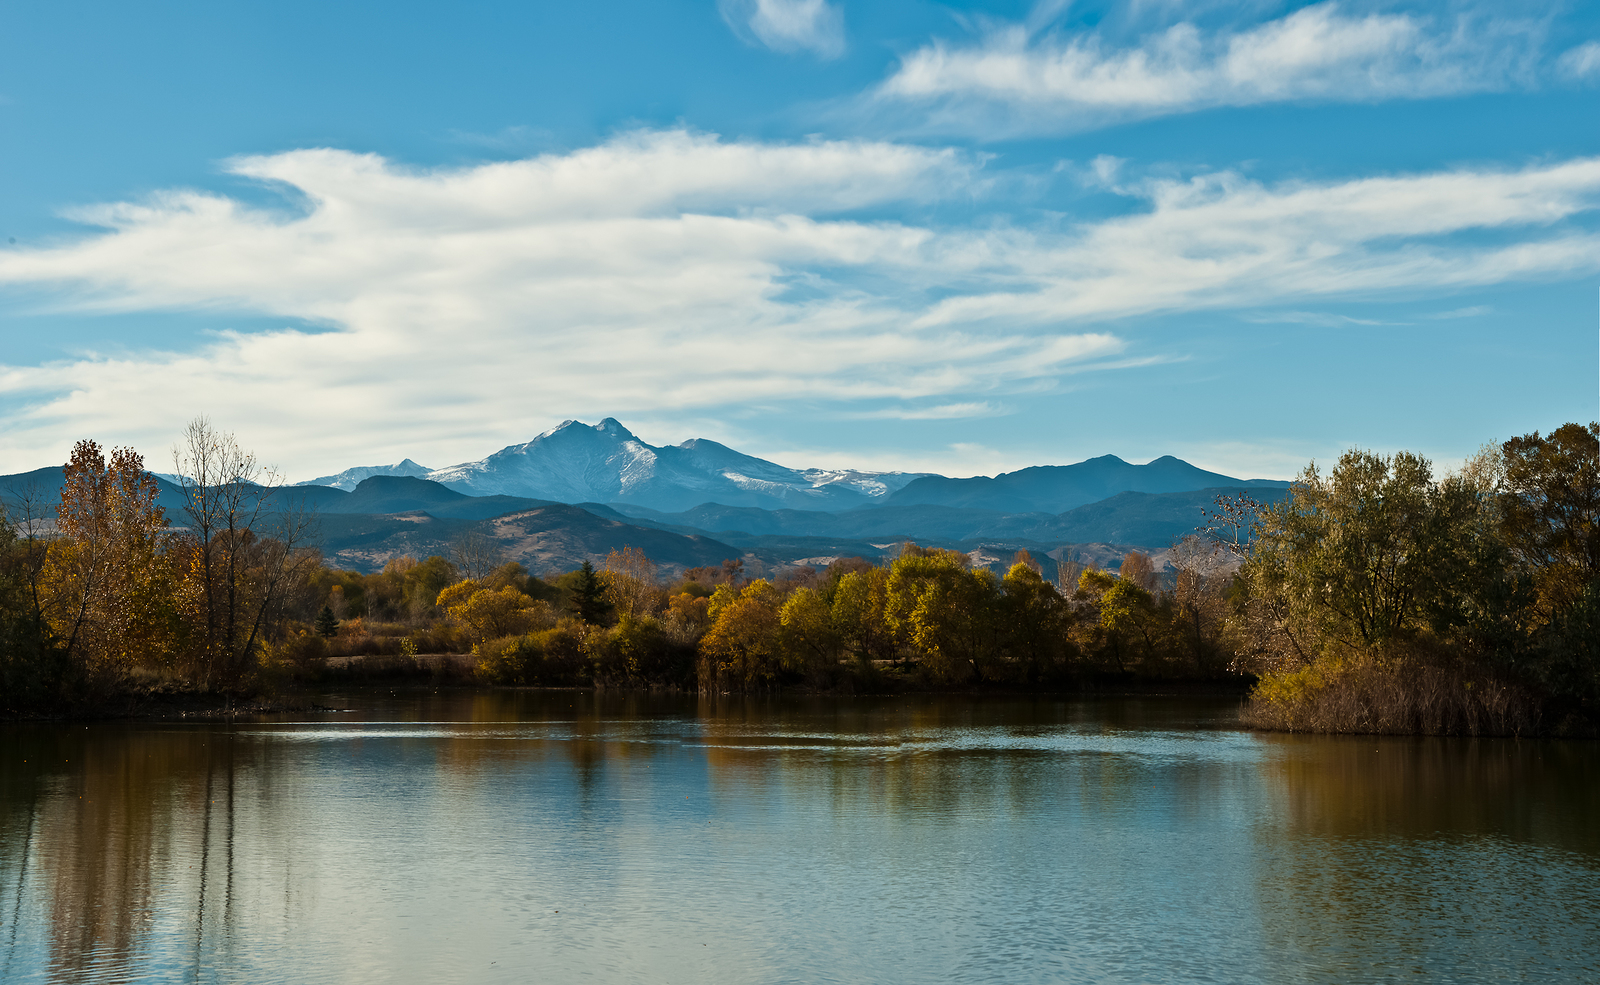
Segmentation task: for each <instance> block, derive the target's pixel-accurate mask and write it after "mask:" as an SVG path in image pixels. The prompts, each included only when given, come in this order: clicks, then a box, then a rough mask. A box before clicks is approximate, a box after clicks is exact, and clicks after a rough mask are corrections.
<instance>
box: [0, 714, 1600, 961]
mask: <svg viewBox="0 0 1600 985" xmlns="http://www.w3.org/2000/svg"><path fill="white" fill-rule="evenodd" d="M325 700H326V703H328V704H331V705H335V706H342V707H348V708H349V709H351V710H350V711H348V712H345V713H337V714H327V715H320V716H316V718H315V719H314V720H295V721H287V720H277V721H273V720H263V721H257V722H250V723H243V724H235V725H232V726H223V725H116V726H110V725H102V726H90V727H88V728H85V727H83V726H82V725H77V726H27V727H14V728H11V729H9V730H7V731H6V732H4V733H3V735H4V737H3V740H0V741H3V746H0V748H3V754H0V894H3V895H0V900H3V903H0V920H3V927H0V930H3V937H0V941H3V942H4V947H5V954H4V957H3V959H0V979H3V980H5V981H7V982H11V981H27V982H31V981H48V982H102V981H103V982H121V981H143V980H152V979H154V980H181V981H197V982H252V983H253V982H272V981H294V982H315V981H330V982H332V981H369V980H384V981H400V982H408V981H414V982H433V981H525V980H527V979H528V978H529V977H531V976H533V975H539V976H542V977H546V978H554V979H557V980H567V979H571V978H577V977H586V978H590V979H592V980H599V981H696V982H701V981H706V982H765V981H814V980H850V981H886V982H887V981H995V980H1005V981H1152V980H1160V981H1197V982H1200V981H1219V982H1220V981H1228V982H1241V981H1261V982H1280V981H1307V982H1311V981H1316V982H1324V981H1325V982H1341V981H1349V980H1353V979H1359V980H1375V981H1381V980H1389V979H1398V978H1409V979H1415V978H1417V977H1423V978H1439V979H1443V978H1448V979H1451V980H1457V981H1468V982H1471V981H1501V980H1517V979H1552V980H1584V979H1585V978H1586V976H1587V977H1589V978H1591V979H1594V980H1600V964H1597V960H1600V958H1597V954H1600V946H1597V945H1596V944H1595V941H1597V940H1600V893H1597V890H1596V888H1595V887H1596V886H1600V879H1597V878H1596V875H1597V872H1596V869H1597V867H1600V831H1597V829H1596V826H1595V825H1593V824H1592V818H1593V817H1595V816H1596V814H1595V811H1596V808H1600V788H1597V787H1596V785H1595V784H1594V783H1593V777H1594V775H1595V766H1596V764H1597V755H1596V750H1595V748H1594V746H1593V744H1584V743H1535V742H1526V741H1523V742H1515V741H1499V740H1493V741H1490V740H1461V741H1452V740H1439V739H1431V740H1402V739H1382V740H1367V739H1344V738H1340V739H1308V738H1304V737H1271V736H1255V735H1251V734H1247V733H1241V732H1237V731H1232V730H1230V729H1228V728H1227V727H1226V724H1227V723H1228V722H1229V721H1230V720H1231V715H1232V713H1233V706H1232V704H1231V703H1230V702H1214V701H1213V702H1205V701H1198V702H1197V701H1174V700H1158V699H1146V700H1138V701H1132V700H1130V701H1100V702H1082V701H1063V700H1012V699H1004V700H1002V699H988V700H972V699H966V698H956V699H949V698H935V697H924V698H902V699H892V700H891V699H860V700H846V701H841V700H836V699H826V700H824V699H815V700H811V699H790V698H760V697H753V698H746V697H726V696H725V697H709V698H697V697H682V696H670V695H649V694H627V695H605V694H594V693H588V692H509V691H503V692H481V693H480V692H470V691H458V692H414V693H408V692H394V693H391V692H370V693H359V694H348V695H335V696H331V697H329V698H327V699H325Z"/></svg>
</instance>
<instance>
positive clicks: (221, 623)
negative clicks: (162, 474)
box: [0, 420, 1600, 733]
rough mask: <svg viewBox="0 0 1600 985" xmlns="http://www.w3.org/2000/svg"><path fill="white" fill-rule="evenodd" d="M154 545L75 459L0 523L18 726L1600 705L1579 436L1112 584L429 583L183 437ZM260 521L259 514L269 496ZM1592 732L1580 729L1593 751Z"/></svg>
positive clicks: (1372, 474)
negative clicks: (335, 688) (360, 717)
mask: <svg viewBox="0 0 1600 985" xmlns="http://www.w3.org/2000/svg"><path fill="white" fill-rule="evenodd" d="M175 460H176V464H177V468H176V471H177V473H178V474H179V476H181V477H183V478H181V479H180V484H181V487H182V490H183V509H182V514H183V515H182V516H179V517H174V518H168V517H166V516H165V515H164V514H163V511H162V510H161V509H160V507H159V506H157V505H156V502H155V485H154V483H153V481H152V480H151V479H150V477H149V476H148V474H147V473H146V472H145V471H144V466H143V461H142V459H141V458H140V457H139V455H138V454H137V453H135V452H133V451H132V450H131V449H113V450H112V451H111V453H110V454H109V456H108V455H106V454H105V453H104V451H103V450H102V449H101V448H100V447H99V446H98V445H96V444H95V443H94V442H89V441H85V442H80V443H79V444H78V445H77V446H76V447H75V448H74V449H73V454H72V459H71V460H70V461H69V462H68V464H67V466H66V469H65V481H64V482H63V485H62V488H61V491H60V502H59V505H58V506H57V508H56V510H55V520H54V522H53V524H51V523H48V522H47V521H46V517H45V513H44V511H42V510H40V509H39V505H40V504H39V502H38V500H37V498H35V499H33V500H29V499H28V498H27V497H23V501H22V502H21V505H20V508H18V509H16V510H14V511H13V514H14V515H12V516H11V517H10V518H9V520H10V522H6V523H3V524H0V685H3V690H4V694H5V703H6V704H8V705H9V706H10V707H12V708H13V709H16V708H22V707H27V706H34V707H40V706H47V705H49V704H51V703H61V702H70V701H73V700H83V699H84V698H85V697H86V696H93V695H97V694H98V695H105V694H111V693H116V692H117V691H118V690H119V689H120V690H126V689H129V688H138V687H144V686H152V687H154V686H171V687H191V688H197V689H200V690H239V689H247V688H252V687H261V686H263V685H264V684H265V683H267V682H270V681H271V680H273V679H278V678H282V677H284V676H299V677H307V678H314V677H316V676H317V675H318V674H320V673H322V672H323V670H324V668H326V667H327V666H328V663H327V658H330V657H341V656H353V655H354V656H371V657H383V656H390V657H394V658H397V660H399V661H400V662H401V663H404V661H405V660H408V659H412V658H413V657H414V655H417V654H430V653H432V654H438V653H454V654H471V655H472V660H471V663H472V667H473V670H474V672H475V675H476V677H477V679H479V680H481V681H484V682H488V683H495V684H505V685H545V686H603V687H655V686H665V687H674V688H682V689H698V690H706V691H717V692H727V691H752V690H765V689H775V688H789V687H800V688H809V689H816V690H828V691H863V690H892V689H897V688H905V687H930V688H983V687H998V688H1010V689H1074V688H1079V687H1082V686H1086V685H1093V684H1099V685H1105V686H1118V685H1126V684H1128V683H1130V682H1133V681H1138V680H1143V681H1172V680H1204V681H1213V682H1224V681H1225V682H1232V683H1233V684H1235V685H1247V684H1250V683H1251V682H1254V685H1255V686H1254V690H1253V692H1252V696H1251V700H1250V704H1249V707H1248V710H1247V712H1246V717H1247V720H1249V721H1250V722H1252V723H1254V724H1257V725H1260V726H1263V727H1270V728H1288V729H1312V730H1325V731H1326V730H1332V731H1395V732H1415V731H1432V732H1474V733H1478V732H1492V733H1507V732H1532V731H1539V730H1552V729H1554V730H1558V731H1559V730H1563V729H1565V730H1567V731H1574V730H1579V731H1581V730H1582V729H1584V728H1592V723H1593V721H1594V719H1595V717H1596V716H1595V709H1596V706H1597V701H1600V655H1597V652H1596V647H1597V645H1600V534H1597V532H1596V525H1597V516H1600V426H1597V425H1590V426H1589V427H1588V428H1583V427H1580V426H1578V425H1567V426H1565V427H1562V428H1560V429H1558V430H1557V431H1555V432H1553V433H1551V434H1550V435H1548V436H1541V435H1539V434H1531V435H1526V436H1524V437H1520V438H1515V439H1512V440H1511V441H1507V442H1505V443H1504V444H1502V445H1497V446H1491V447H1486V448H1485V449H1484V450H1483V451H1482V452H1481V453H1480V454H1479V455H1477V456H1476V457H1475V458H1474V459H1472V460H1471V461H1469V462H1468V463H1467V464H1466V465H1465V466H1464V467H1463V468H1462V469H1460V470H1458V471H1457V472H1454V473H1451V474H1448V475H1446V476H1444V477H1443V478H1436V477H1435V475H1434V472H1433V469H1432V466H1431V464H1430V463H1429V462H1427V461H1426V460H1424V459H1422V458H1421V457H1419V456H1416V455H1412V454H1409V453H1400V454H1397V455H1393V456H1381V455H1376V454H1373V453H1371V452H1366V451H1359V450H1356V451H1350V452H1347V453H1346V454H1344V455H1343V456H1341V458H1340V459H1339V461H1338V462H1337V463H1336V464H1335V465H1334V467H1333V468H1332V470H1331V471H1329V472H1328V473H1327V474H1326V475H1324V474H1323V473H1322V472H1321V471H1320V470H1319V469H1318V467H1317V466H1316V465H1315V464H1313V465H1311V466H1309V467H1308V468H1307V469H1306V470H1305V471H1304V472H1303V473H1302V474H1301V475H1300V477H1299V478H1298V479H1297V481H1296V482H1295V483H1294V484H1293V486H1292V488H1291V490H1290V493H1289V495H1288V497H1287V498H1285V499H1284V500H1282V501H1281V502H1279V503H1277V504H1275V505H1273V506H1270V507H1263V506H1260V505H1259V504H1256V503H1254V502H1252V501H1250V500H1249V499H1248V498H1246V497H1240V498H1237V499H1225V500H1221V501H1219V502H1218V505H1217V509H1216V510H1215V511H1214V512H1212V513H1211V514H1210V515H1209V516H1207V517H1206V518H1204V522H1203V524H1202V527H1201V529H1200V530H1199V531H1197V534H1196V535H1192V536H1190V537H1187V538H1185V539H1184V540H1183V541H1181V542H1179V543H1178V544H1175V545H1173V547H1172V548H1171V549H1170V550H1168V551H1166V552H1164V555H1165V557H1164V560H1165V562H1166V563H1165V564H1164V565H1163V566H1162V570H1159V571H1158V570H1157V567H1156V564H1155V563H1154V561H1153V559H1152V558H1151V557H1150V556H1149V555H1147V554H1145V553H1143V552H1139V551H1133V552H1129V553H1128V554H1127V555H1126V556H1125V557H1124V558H1123V559H1122V561H1121V565H1120V568H1119V569H1118V570H1116V571H1114V572H1113V571H1108V570H1100V569H1097V568H1095V567H1093V566H1087V567H1085V566H1081V565H1072V564H1068V563H1062V564H1061V565H1060V566H1059V567H1058V571H1059V574H1058V577H1057V579H1056V580H1051V579H1047V578H1045V577H1044V576H1043V574H1042V571H1041V568H1040V566H1039V564H1037V563H1036V562H1035V561H1034V560H1033V559H1032V558H1031V557H1030V556H1029V555H1028V554H1027V552H1019V553H1018V554H1017V556H1016V557H1015V558H1013V560H1012V563H1011V565H1010V567H1009V570H1007V571H1006V573H1005V574H1004V575H997V574H995V573H993V572H991V571H990V570H988V569H987V568H984V567H974V566H973V565H972V564H971V562H970V561H969V559H968V558H967V556H966V555H963V554H960V553H957V552H954V551H948V550H941V549H937V548H929V547H921V546H918V545H915V544H909V543H908V544H905V545H903V546H902V548H901V549H900V551H899V553H898V555H897V556H896V557H894V558H893V559H892V560H890V561H888V562H887V563H880V564H874V563H870V562H868V561H865V560H863V559H861V558H841V559H838V560H836V561H834V562H833V563H831V564H829V565H828V566H827V567H825V568H819V567H790V568H787V569H780V570H779V571H777V572H776V573H775V574H774V575H773V576H772V577H767V578H752V577H747V576H746V574H745V572H744V565H743V563H742V562H741V561H740V560H738V559H730V560H728V561H725V562H724V563H723V564H722V565H721V566H713V567H701V568H693V569H689V570H687V571H682V572H679V573H678V574H676V575H675V576H673V577H664V576H663V575H662V573H661V570H660V569H659V568H658V566H657V565H656V564H655V563H653V562H652V561H651V560H650V559H649V558H648V557H646V556H645V555H644V554H643V552H641V551H639V550H638V549H636V548H631V547H629V548H625V549H623V550H620V551H613V552H611V554H610V555H609V556H608V557H606V558H605V559H604V560H603V561H602V563H601V565H600V566H598V567H596V566H595V565H594V564H591V563H589V562H585V563H584V564H583V565H582V566H581V567H579V568H578V569H576V570H573V571H569V572H566V573H562V574H554V575H550V574H547V575H545V576H543V577H540V576H538V575H535V574H532V573H530V572H528V571H527V570H526V569H525V568H523V567H522V566H521V565H520V564H517V563H514V562H507V561H506V560H505V559H504V558H502V557H500V556H499V548H498V545H496V544H495V543H494V542H493V541H492V540H490V539H488V538H485V537H482V536H479V535H468V536H466V537H464V538H463V539H462V540H461V541H460V542H458V543H457V544H456V545H455V547H454V550H452V551H451V553H450V556H449V557H445V556H434V557H427V558H420V559H419V558H412V557H401V558H394V559H392V560H390V561H389V562H388V563H387V564H386V565H385V567H384V568H383V570H381V571H379V572H375V573H370V574H364V573H361V572H356V571H343V570H336V569H334V568H330V567H328V566H326V565H325V564H324V563H323V562H322V559H321V557H320V555H319V554H318V552H317V551H316V549H315V547H314V546H313V544H312V542H311V541H312V534H313V527H312V522H311V521H312V520H313V519H314V518H312V517H309V516H308V515H306V514H304V513H301V512H298V511H296V510H294V509H292V508H290V506H289V504H287V503H286V501H285V498H284V497H279V498H277V499H274V498H273V497H272V496H269V495H266V493H269V492H271V491H272V490H273V489H274V483H275V477H274V476H272V475H271V474H270V473H266V472H265V471H264V470H262V469H261V468H260V467H259V466H258V465H257V464H256V462H255V460H254V458H253V456H251V455H249V454H247V453H245V452H243V451H241V450H240V449H239V447H238V445H237V443H236V442H235V441H234V440H233V439H232V437H231V436H228V435H225V434H220V433H218V432H216V431H215V430H214V429H213V428H211V427H210V425H209V424H207V423H206V422H205V421H203V420H201V421H197V422H195V424H194V425H191V427H190V429H189V431H188V432H187V433H186V435H185V439H184V441H183V443H181V444H180V446H179V448H178V450H177V452H176V454H175ZM279 491H280V492H281V490H279ZM1586 723H1587V724H1586Z"/></svg>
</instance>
